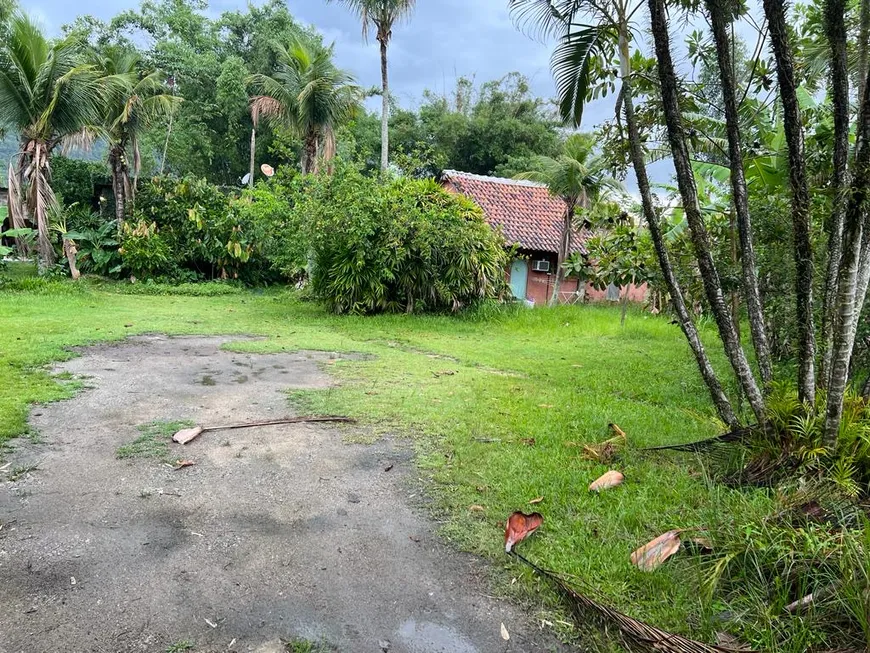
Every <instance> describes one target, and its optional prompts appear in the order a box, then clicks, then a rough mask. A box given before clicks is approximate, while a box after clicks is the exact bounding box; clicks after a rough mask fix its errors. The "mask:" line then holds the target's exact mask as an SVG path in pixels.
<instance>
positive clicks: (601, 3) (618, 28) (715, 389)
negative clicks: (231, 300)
mask: <svg viewBox="0 0 870 653" xmlns="http://www.w3.org/2000/svg"><path fill="white" fill-rule="evenodd" d="M643 6H644V3H643V0H510V8H511V10H512V12H513V13H514V16H515V17H516V19H517V21H518V22H519V23H521V24H523V25H526V26H528V27H530V28H531V29H533V30H534V31H537V32H538V33H540V34H542V35H549V36H555V37H557V38H558V39H559V45H558V47H557V48H556V51H555V52H554V53H553V58H552V61H551V64H552V68H553V75H554V77H555V78H556V85H557V87H558V92H559V111H560V114H561V116H562V118H563V119H564V120H565V122H570V123H573V124H574V125H575V126H577V127H579V126H580V122H581V120H582V118H583V108H584V106H585V103H586V96H587V94H588V91H589V88H590V83H591V78H592V70H593V65H592V64H593V61H595V60H596V59H602V58H606V57H608V53H610V52H613V51H615V54H616V57H617V58H618V62H619V69H618V70H619V81H620V90H619V96H618V99H617V115H618V114H619V113H622V114H623V116H624V118H625V128H626V132H627V140H628V145H629V152H630V155H631V163H632V167H633V168H634V172H635V176H636V177H637V186H638V192H639V194H640V198H641V207H642V209H643V215H644V219H645V221H646V223H647V227H648V228H649V233H650V239H651V240H652V242H653V247H654V249H655V252H656V258H657V259H658V262H659V267H660V268H661V271H662V276H663V277H664V279H665V283H666V285H667V288H668V293H669V294H670V298H671V305H672V306H673V309H674V313H675V314H676V317H677V321H678V322H679V324H680V329H681V330H682V331H683V334H684V335H685V336H686V340H687V341H688V343H689V347H690V348H691V350H692V354H693V356H694V357H695V362H696V363H697V365H698V370H699V372H700V373H701V377H702V378H703V379H704V383H705V384H706V386H707V389H708V391H709V392H710V398H711V399H712V401H713V404H714V405H715V406H716V411H717V413H718V414H719V417H720V418H721V419H722V421H723V422H725V423H726V424H728V425H729V426H732V427H734V426H737V425H738V424H739V420H738V418H737V416H736V414H735V413H734V409H733V407H732V406H731V402H730V401H729V399H728V396H727V395H726V394H725V391H724V389H723V387H722V383H721V382H720V381H719V377H718V375H717V374H716V371H715V370H714V369H713V365H712V364H711V363H710V358H709V356H708V355H707V352H706V349H705V348H704V344H703V342H701V336H700V334H699V332H698V328H697V326H696V325H695V323H694V321H693V319H692V315H691V313H690V312H689V309H688V307H687V305H686V301H685V298H684V297H683V292H682V289H681V288H680V284H679V282H678V281H677V275H676V273H675V271H674V267H673V264H672V263H671V258H670V253H669V251H668V248H667V244H666V241H665V235H664V232H663V230H662V225H661V221H660V219H659V215H658V213H657V211H656V206H655V203H654V202H653V195H652V188H651V186H650V182H649V176H648V175H647V171H646V164H647V161H646V153H645V150H644V142H643V140H642V138H641V132H640V126H639V125H638V122H637V119H636V116H635V113H634V90H633V86H634V84H633V80H632V64H631V41H632V34H633V31H635V30H633V26H632V24H631V23H632V20H634V18H635V16H636V15H637V13H638V12H639V11H640V10H641V9H642V8H643ZM605 60H606V59H605ZM608 63H609V62H608Z"/></svg>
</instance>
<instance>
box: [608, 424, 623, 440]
mask: <svg viewBox="0 0 870 653" xmlns="http://www.w3.org/2000/svg"><path fill="white" fill-rule="evenodd" d="M607 426H608V427H610V430H611V431H613V435H615V436H616V437H618V438H625V437H626V435H625V431H623V430H622V429H621V428H619V425H617V424H614V423H613V422H611V423H610V424H608V425H607Z"/></svg>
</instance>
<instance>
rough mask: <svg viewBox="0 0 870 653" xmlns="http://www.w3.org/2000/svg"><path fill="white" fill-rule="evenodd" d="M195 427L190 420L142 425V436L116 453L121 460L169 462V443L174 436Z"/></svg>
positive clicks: (119, 448) (122, 446) (140, 428)
mask: <svg viewBox="0 0 870 653" xmlns="http://www.w3.org/2000/svg"><path fill="white" fill-rule="evenodd" d="M191 426H193V422H191V421H189V420H185V421H179V422H149V423H148V424H142V425H140V426H139V427H138V428H139V432H140V433H141V434H142V435H140V436H139V437H138V438H136V439H135V440H133V441H132V442H129V443H128V444H124V445H121V446H120V447H118V449H117V451H115V456H116V457H117V458H118V459H119V460H124V459H127V458H150V459H153V460H161V461H168V459H169V443H170V442H172V436H173V435H174V434H175V433H176V432H177V431H180V430H181V429H185V428H189V427H191Z"/></svg>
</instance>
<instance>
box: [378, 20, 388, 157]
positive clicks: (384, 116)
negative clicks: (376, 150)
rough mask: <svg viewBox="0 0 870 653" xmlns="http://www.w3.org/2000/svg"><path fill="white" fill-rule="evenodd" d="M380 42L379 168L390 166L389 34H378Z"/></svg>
mask: <svg viewBox="0 0 870 653" xmlns="http://www.w3.org/2000/svg"><path fill="white" fill-rule="evenodd" d="M378 41H380V44H381V88H382V94H381V100H382V105H381V170H382V171H383V172H386V171H387V168H389V167H390V79H389V69H388V68H387V42H388V41H389V36H381V35H378Z"/></svg>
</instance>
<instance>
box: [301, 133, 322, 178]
mask: <svg viewBox="0 0 870 653" xmlns="http://www.w3.org/2000/svg"><path fill="white" fill-rule="evenodd" d="M319 140H320V139H319V137H318V135H317V134H316V133H314V132H309V133H308V134H307V135H306V136H305V144H304V145H303V146H302V174H303V175H307V174H314V173H316V166H317V142H318V141H319Z"/></svg>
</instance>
